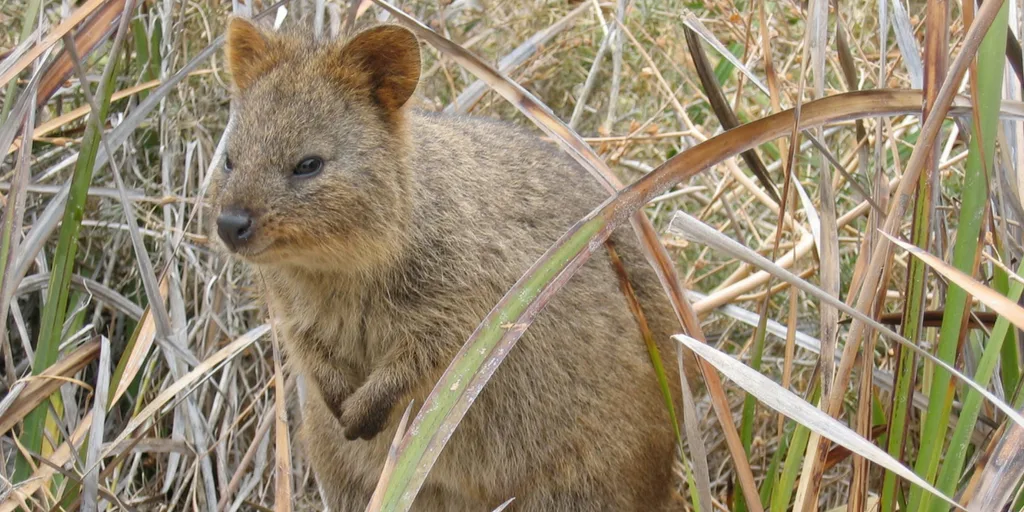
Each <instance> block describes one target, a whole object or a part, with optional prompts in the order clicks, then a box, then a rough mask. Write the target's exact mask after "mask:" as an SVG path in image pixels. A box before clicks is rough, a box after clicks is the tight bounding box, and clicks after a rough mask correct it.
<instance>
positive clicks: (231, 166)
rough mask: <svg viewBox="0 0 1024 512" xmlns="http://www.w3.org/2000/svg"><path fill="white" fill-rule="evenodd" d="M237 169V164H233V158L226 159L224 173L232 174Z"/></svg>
mask: <svg viewBox="0 0 1024 512" xmlns="http://www.w3.org/2000/svg"><path fill="white" fill-rule="evenodd" d="M234 169H235V164H233V163H231V157H230V156H225V157H224V172H231V171H233V170H234Z"/></svg>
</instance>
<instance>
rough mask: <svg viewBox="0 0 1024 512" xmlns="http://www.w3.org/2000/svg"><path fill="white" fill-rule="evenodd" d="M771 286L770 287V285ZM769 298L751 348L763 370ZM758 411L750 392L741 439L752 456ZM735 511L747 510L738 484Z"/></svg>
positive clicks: (752, 356) (753, 360) (753, 364)
mask: <svg viewBox="0 0 1024 512" xmlns="http://www.w3.org/2000/svg"><path fill="white" fill-rule="evenodd" d="M769 288H770V287H769ZM767 309H768V298H767V297H766V298H765V299H764V302H763V303H762V305H761V319H760V320H758V322H757V329H756V330H755V331H754V346H753V347H752V348H751V350H750V367H751V368H753V369H754V370H756V371H758V372H760V371H761V359H762V358H763V356H764V339H765V335H766V334H767V332H768V315H767V314H765V313H766V312H767ZM756 413H757V398H755V397H754V396H753V395H750V394H748V395H747V396H746V397H744V398H743V415H742V418H741V419H740V441H742V442H743V450H744V451H745V452H746V454H747V458H748V459H749V457H750V446H751V444H752V443H753V440H754V415H755V414H756ZM733 495H734V497H733V503H734V507H733V511H734V512H746V510H747V502H746V500H745V499H744V498H743V490H742V489H740V486H738V485H737V486H736V489H735V490H734V491H733Z"/></svg>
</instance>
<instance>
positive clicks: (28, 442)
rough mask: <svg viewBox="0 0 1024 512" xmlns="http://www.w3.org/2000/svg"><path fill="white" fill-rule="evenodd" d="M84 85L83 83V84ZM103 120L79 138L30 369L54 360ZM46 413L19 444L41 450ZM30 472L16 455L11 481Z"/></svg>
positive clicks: (102, 103)
mask: <svg viewBox="0 0 1024 512" xmlns="http://www.w3.org/2000/svg"><path fill="white" fill-rule="evenodd" d="M120 54H121V52H119V51H112V52H111V55H110V57H109V58H110V59H111V60H110V61H109V62H108V64H107V69H106V70H105V72H104V80H103V81H102V82H101V85H100V87H101V91H100V94H99V95H98V96H97V101H98V102H99V107H100V111H99V112H93V113H92V114H90V115H96V116H98V118H99V119H106V117H107V111H108V110H109V108H110V96H111V95H112V94H113V93H114V85H115V80H112V79H110V77H111V76H112V74H111V72H112V71H113V69H114V67H115V66H116V63H117V60H118V58H119V57H120ZM82 86H83V87H87V86H88V85H87V84H83V85H82ZM102 125H103V123H102V122H100V123H89V124H88V126H87V127H86V130H85V134H84V136H83V139H82V146H81V151H80V153H79V155H78V161H77V162H76V163H75V171H74V174H73V176H72V178H71V191H70V193H69V195H68V200H67V204H66V205H65V207H64V218H63V222H62V224H61V228H60V234H59V238H58V240H57V249H56V251H55V253H54V260H53V271H52V272H51V273H50V283H49V288H48V289H47V297H46V306H45V308H44V309H43V313H42V319H41V321H40V326H39V337H38V338H37V341H36V353H35V361H34V363H33V365H32V373H33V374H34V375H38V374H39V373H41V372H42V371H43V370H45V369H46V368H48V367H50V365H52V364H53V363H54V362H55V361H56V360H57V349H58V347H59V345H60V338H61V331H62V327H63V326H64V321H65V319H66V315H67V307H68V295H69V291H70V284H71V275H72V274H73V273H74V265H75V255H76V253H77V251H78V231H79V229H80V228H81V225H82V218H83V217H84V211H85V201H86V198H87V195H88V190H89V184H90V183H91V182H92V175H93V164H94V163H95V161H96V154H97V152H98V149H99V145H100V135H101V133H100V130H99V129H97V128H98V127H102ZM47 414H48V406H47V404H46V403H45V402H44V403H43V404H41V405H40V406H39V407H37V408H36V409H35V410H34V411H32V412H31V413H29V415H28V416H27V417H26V418H25V428H24V430H23V432H24V433H23V434H22V437H21V442H22V444H24V445H25V447H26V448H28V449H29V450H30V451H32V452H35V453H41V448H42V443H43V425H44V423H45V421H46V417H47ZM30 474H31V468H30V465H29V464H28V461H27V460H24V458H22V457H21V456H19V458H18V461H17V463H16V467H15V473H14V481H15V482H21V481H22V480H24V479H25V478H27V477H28V476H29V475H30Z"/></svg>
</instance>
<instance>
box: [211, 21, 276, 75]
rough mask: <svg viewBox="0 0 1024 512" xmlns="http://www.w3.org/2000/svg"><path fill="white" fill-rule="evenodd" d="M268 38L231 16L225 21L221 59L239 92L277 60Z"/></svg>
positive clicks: (271, 42)
mask: <svg viewBox="0 0 1024 512" xmlns="http://www.w3.org/2000/svg"><path fill="white" fill-rule="evenodd" d="M271 37H272V36H271V35H269V34H267V33H265V32H264V31H263V30H262V29H260V28H259V27H257V26H256V25H254V24H253V23H252V22H251V21H249V20H246V19H244V18H239V17H232V18H231V19H230V20H229V21H228V31H227V36H226V40H225V44H224V56H225V60H226V61H227V67H228V72H229V73H231V81H232V82H233V83H234V85H235V87H236V88H237V89H238V90H239V91H244V90H245V89H248V88H249V86H251V85H252V84H253V82H255V81H256V79H257V78H259V77H261V76H263V74H265V73H266V72H268V71H270V69H271V68H273V67H274V65H275V64H277V62H278V60H279V59H280V54H279V52H278V51H276V50H277V49H276V48H275V46H276V45H274V44H273V41H272V40H271Z"/></svg>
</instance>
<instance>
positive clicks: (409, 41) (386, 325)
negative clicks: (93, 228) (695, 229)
mask: <svg viewBox="0 0 1024 512" xmlns="http://www.w3.org/2000/svg"><path fill="white" fill-rule="evenodd" d="M227 65H228V68H229V71H230V72H231V75H232V81H233V88H234V91H233V102H234V113H235V120H234V123H233V129H232V131H231V133H230V134H229V136H228V145H227V148H228V151H227V153H228V161H227V162H226V165H225V167H226V169H225V172H224V174H223V175H222V176H221V177H220V178H219V179H218V180H217V183H216V187H215V194H214V196H215V200H214V210H215V212H214V213H215V215H214V217H215V218H216V219H217V222H216V229H217V231H218V233H219V235H220V238H221V240H222V243H223V245H224V247H225V248H226V249H228V250H230V251H231V252H233V253H235V254H236V255H238V256H240V257H241V258H242V259H243V260H245V261H246V262H247V263H249V264H250V265H251V266H252V267H253V268H254V269H255V270H257V271H258V272H257V273H255V275H256V276H258V278H259V279H262V280H263V282H264V283H265V285H266V291H267V299H268V304H269V305H270V306H271V307H272V308H274V317H275V318H276V319H278V327H279V328H280V329H281V332H282V334H283V339H284V345H285V348H286V351H287V355H288V360H289V362H290V364H291V365H292V367H293V369H294V371H297V372H298V373H300V374H302V375H303V377H304V379H305V381H306V382H307V384H308V385H309V390H310V391H309V393H308V399H307V401H306V403H305V405H304V408H303V417H302V430H301V432H302V444H303V447H304V451H305V453H306V454H308V456H309V458H310V460H311V463H312V466H313V469H314V470H315V472H316V476H317V480H318V482H319V483H320V486H321V489H322V492H323V493H324V496H325V498H326V500H327V502H328V505H329V506H330V507H331V510H333V511H335V512H348V511H361V510H363V509H364V508H365V506H366V504H367V502H368V500H369V497H370V495H371V493H372V491H373V489H374V486H375V485H376V482H377V479H378V478H379V476H380V472H381V468H382V466H383V463H384V459H385V456H386V453H387V449H388V446H389V444H390V442H391V439H392V437H393V435H394V431H395V428H396V426H397V423H398V419H399V417H400V416H401V414H402V412H403V411H404V409H405V407H406V405H407V404H408V403H409V401H410V400H415V403H416V404H422V403H423V399H424V398H425V397H426V395H427V394H428V393H429V392H430V390H431V388H432V387H433V385H434V383H435V382H436V381H437V379H438V378H439V377H440V375H441V373H442V372H443V371H444V369H445V368H446V366H447V365H448V363H449V362H450V361H451V358H452V357H453V356H454V354H455V353H456V352H457V351H458V349H459V348H460V347H461V345H462V343H463V342H464V341H465V340H466V338H467V337H468V336H469V334H470V333H471V332H472V331H473V329H474V328H475V327H476V326H477V324H478V323H479V322H480V321H481V320H482V319H483V318H484V316H485V315H486V314H487V312H488V311H489V310H490V309H491V307H493V305H494V304H496V303H497V302H498V300H499V299H500V298H501V297H502V295H503V294H504V293H505V292H506V291H507V290H508V289H509V288H510V287H511V286H512V285H513V284H514V283H515V281H516V280H517V279H518V278H519V277H520V276H521V275H522V274H523V273H524V272H525V271H526V270H527V269H528V268H529V267H530V265H531V264H532V263H533V262H535V261H536V260H537V258H538V257H540V255H541V254H543V253H544V251H545V250H546V249H547V248H548V247H549V246H550V245H551V244H552V243H553V242H554V241H555V240H556V239H557V238H558V237H559V236H560V235H561V234H563V233H564V232H565V231H566V230H567V229H568V228H569V227H571V226H572V225H573V223H574V222H575V221H577V220H578V219H580V218H581V217H583V216H584V215H586V214H587V213H588V212H589V211H590V210H591V209H593V208H594V207H595V206H597V205H598V204H600V203H601V202H602V201H603V200H604V199H606V198H607V193H606V192H605V191H604V190H603V189H602V188H601V187H600V186H598V185H597V184H596V183H595V181H594V180H593V178H592V177H590V176H589V175H588V174H587V173H586V171H585V170H583V169H582V168H581V167H580V166H579V165H578V164H576V163H575V162H573V161H572V160H571V159H570V158H569V157H567V156H566V155H564V154H563V153H561V152H560V151H559V150H557V148H555V147H554V146H552V145H550V144H548V143H545V142H543V141H541V140H539V139H538V138H536V137H534V136H532V135H530V134H529V133H527V132H525V131H522V130H520V129H518V128H515V127H512V126H511V125H508V124H505V123H500V122H495V121H489V120H483V119H475V118H466V117H450V116H442V115H437V114H429V113H423V112H418V111H414V110H411V109H410V108H409V107H408V106H406V103H407V101H408V99H409V98H410V96H411V95H412V93H413V91H414V89H415V87H416V83H417V81H418V78H419V70H420V56H419V47H418V45H417V42H416V40H415V38H414V37H413V36H412V34H411V33H409V32H408V31H406V30H405V29H402V28H399V27H397V26H392V25H385V26H380V27H375V28H372V29H370V30H367V31H364V32H361V33H359V34H358V35H356V36H355V37H354V38H353V39H351V40H350V41H349V42H347V43H340V42H329V43H314V42H312V41H305V40H301V39H298V38H294V37H290V36H289V37H286V36H281V35H278V34H272V33H269V32H266V31H263V30H261V29H259V28H257V27H255V26H253V25H252V24H250V23H249V22H247V21H243V20H240V19H233V20H232V21H231V22H230V25H229V28H228V38H227ZM612 241H613V243H614V247H615V248H616V250H617V252H618V254H619V255H620V257H621V258H622V260H623V262H624V264H625V267H626V268H627V269H628V273H629V276H630V279H631V282H632V283H631V284H632V286H633V288H634V289H635V292H636V295H637V296H638V298H639V300H640V302H641V304H642V305H643V308H644V313H645V315H646V319H647V321H648V323H649V325H650V327H651V330H652V331H653V333H654V339H655V340H656V342H657V343H658V346H659V348H660V349H661V351H662V353H663V354H665V356H666V359H667V360H668V361H672V360H673V359H674V354H675V348H674V347H672V346H671V344H670V340H669V336H670V334H672V333H673V332H676V331H677V329H678V324H677V323H676V320H675V317H674V315H673V312H672V310H671V308H670V306H669V304H668V302H667V300H666V299H665V298H664V296H663V293H662V291H661V287H660V285H659V283H658V281H657V277H656V276H655V274H654V272H653V271H652V270H651V269H650V268H649V266H648V265H647V263H646V261H645V259H644V257H643V255H642V253H641V251H640V249H639V247H638V245H637V242H636V240H635V236H634V235H633V234H632V233H631V232H630V231H628V229H627V230H620V231H619V232H617V233H615V234H614V236H613V237H612ZM666 366H667V370H668V374H669V382H670V383H671V384H672V390H673V393H678V378H679V377H678V374H677V372H676V371H675V369H674V366H675V365H673V364H666ZM675 455H676V452H675V438H674V434H673V427H672V425H671V421H670V420H669V415H668V413H667V409H666V406H665V403H664V401H663V397H662V394H661V392H660V388H659V386H658V383H657V379H656V376H655V372H654V370H653V366H652V364H651V361H650V357H649V355H648V351H647V349H646V346H645V343H644V341H643V339H642V337H641V333H640V329H639V327H638V323H637V320H636V318H635V316H634V315H633V314H632V313H631V311H630V309H629V307H628V303H627V301H626V298H625V296H624V295H623V293H622V291H621V290H620V284H619V279H618V277H617V274H616V272H615V270H614V268H613V267H612V265H611V263H610V260H609V257H608V254H607V253H606V252H604V249H601V250H600V251H599V252H598V253H597V254H596V255H595V257H593V258H592V259H591V261H589V262H588V263H587V264H586V265H585V266H584V267H583V268H582V269H581V270H580V271H579V272H578V273H577V274H576V276H575V277H573V279H572V280H571V281H570V282H569V283H568V285H567V286H566V287H565V289H564V290H563V291H562V292H561V293H559V294H558V295H557V296H556V297H555V298H554V299H553V300H552V301H551V302H550V304H549V305H548V306H547V307H546V309H545V310H544V311H543V312H542V313H541V314H540V315H539V316H538V318H537V320H536V321H535V322H534V324H533V325H532V326H531V327H530V328H529V329H528V330H527V331H526V333H525V335H524V336H523V337H522V339H521V340H520V341H519V343H518V344H517V346H516V347H515V348H514V350H513V351H512V352H511V353H510V354H509V355H508V357H507V359H506V360H505V362H504V364H503V365H502V366H501V367H500V368H499V369H498V371H497V372H496V373H495V375H494V377H493V378H492V379H491V381H490V383H489V384H488V385H487V387H486V388H485V389H484V391H483V392H482V393H481V394H480V396H479V398H478V399H477V400H476V402H475V403H474V405H473V406H472V407H471V408H470V409H469V412H468V413H467V414H466V417H465V418H464V419H463V421H462V423H461V425H460V426H459V427H458V429H457V430H456V431H455V433H454V435H453V436H452V438H451V440H450V442H449V444H448V445H447V447H446V448H445V450H444V451H443V452H442V454H441V456H440V458H439V460H438V462H437V464H436V466H435V467H434V469H433V471H432V472H431V473H430V475H429V477H428V479H427V482H426V484H425V485H424V488H423V490H422V491H421V493H420V495H419V497H418V498H417V500H416V503H415V506H414V509H415V510H427V511H460V510H466V511H470V510H472V511H482V510H492V509H493V508H494V507H496V506H498V505H499V504H501V503H502V502H504V501H506V500H507V499H509V498H513V497H514V498H515V501H514V502H513V505H512V506H511V510H522V511H572V510H579V511H590V510H645V511H646V510H665V509H666V508H667V507H668V506H669V504H670V503H671V498H670V496H671V488H672V485H673V480H674V479H673V477H672V471H671V466H672V463H673V460H674V457H675Z"/></svg>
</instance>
